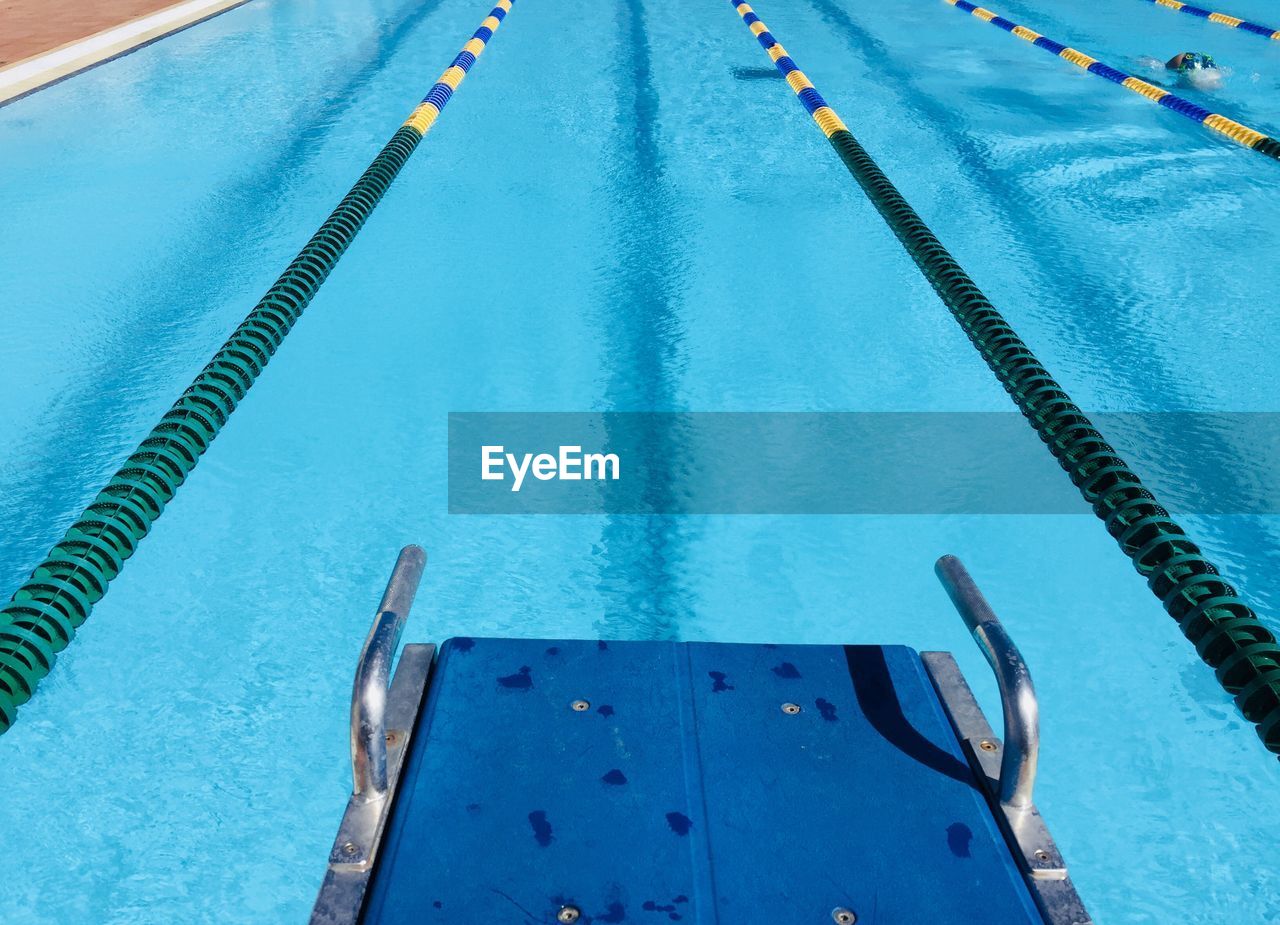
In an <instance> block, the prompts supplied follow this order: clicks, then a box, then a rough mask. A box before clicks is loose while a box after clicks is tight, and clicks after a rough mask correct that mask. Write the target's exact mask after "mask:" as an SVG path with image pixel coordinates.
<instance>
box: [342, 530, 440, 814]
mask: <svg viewBox="0 0 1280 925" xmlns="http://www.w3.org/2000/svg"><path fill="white" fill-rule="evenodd" d="M426 564H427V554H426V553H425V552H424V551H423V549H422V547H421V546H406V547H405V548H404V549H402V550H400V557H399V558H398V559H397V560H396V567H395V569H394V570H393V571H392V572H391V579H390V580H389V581H388V582H387V590H386V592H385V593H384V594H383V595H382V603H381V604H379V605H378V613H377V615H376V616H375V617H374V618H373V627H372V628H371V629H370V630H369V638H367V639H366V640H365V642H364V648H363V649H362V650H361V651H360V663H359V665H358V666H357V667H356V680H355V685H354V687H353V688H352V691H351V774H352V777H353V779H354V782H355V783H354V789H353V790H352V797H353V799H355V800H357V801H360V802H366V803H368V802H372V801H374V800H381V799H384V798H385V797H386V795H387V718H386V712H387V686H388V685H389V684H390V683H391V660H392V658H394V657H395V654H396V646H397V645H399V643H400V634H401V632H403V631H404V624H405V620H406V619H407V618H408V616H409V608H411V607H412V606H413V598H414V595H415V594H417V592H418V583H419V582H420V581H421V580H422V570H423V569H424V568H425V567H426Z"/></svg>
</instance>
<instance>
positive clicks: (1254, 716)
mask: <svg viewBox="0 0 1280 925" xmlns="http://www.w3.org/2000/svg"><path fill="white" fill-rule="evenodd" d="M730 2H731V3H732V4H733V6H734V8H735V9H736V10H737V11H738V14H739V15H740V16H741V17H742V20H743V22H745V23H746V24H747V26H748V27H749V28H750V29H751V31H752V33H753V34H754V35H755V36H756V38H757V40H758V41H759V42H760V44H761V45H762V46H763V47H764V49H765V51H766V52H768V53H769V57H770V58H772V59H773V61H774V63H775V64H776V65H777V67H778V70H779V71H781V72H782V74H783V76H785V77H786V79H787V83H788V84H790V85H791V88H792V90H794V91H795V94H796V96H797V97H798V98H799V100H800V102H801V103H802V104H803V105H804V107H805V109H807V110H808V111H809V114H810V115H811V116H813V119H814V121H815V122H817V124H818V126H819V127H820V128H821V129H822V131H823V134H825V135H826V136H827V139H828V140H829V141H830V142H831V146H832V147H833V148H835V149H836V153H838V154H839V155H840V159H841V160H842V161H844V164H845V166H846V167H847V168H849V172H850V173H851V174H853V178H854V179H855V180H857V181H858V185H859V186H861V187H862V190H863V192H864V193H866V195H867V198H868V199H870V200H871V202H872V203H873V204H874V205H875V207H876V210H877V211H879V213H880V215H881V217H883V218H884V220H885V222H886V223H888V225H889V227H890V228H891V229H893V233H894V234H895V235H896V236H897V238H898V240H899V241H901V242H902V245H903V247H904V248H906V251H907V253H908V254H910V255H911V259H912V260H914V261H915V264H916V266H917V267H919V268H920V271H921V272H922V273H923V274H924V276H925V278H926V279H928V280H929V283H930V284H931V285H932V286H933V288H934V290H935V291H936V292H937V293H938V295H939V296H940V297H941V298H942V301H943V302H944V303H945V304H946V306H947V308H948V309H950V310H951V313H952V314H953V315H954V316H955V318H956V320H957V321H959V322H960V326H961V327H962V328H963V329H964V332H965V334H967V335H968V336H969V340H970V341H972V342H973V345H974V346H975V347H977V349H978V352H979V353H981V354H982V358H983V359H984V360H986V361H987V365H988V366H990V367H991V369H992V371H994V372H995V374H996V377H997V378H998V379H999V380H1000V384H1001V385H1003V386H1004V388H1005V391H1007V392H1008V393H1009V394H1010V395H1011V396H1013V400H1014V401H1015V402H1016V403H1017V405H1018V408H1019V410H1021V411H1022V413H1023V414H1024V415H1025V416H1026V418H1027V420H1028V421H1029V422H1030V423H1031V426H1032V427H1034V428H1035V430H1036V433H1038V434H1039V435H1040V439H1041V440H1043V441H1044V442H1045V444H1046V445H1047V446H1048V447H1049V451H1050V452H1051V453H1053V455H1054V458H1055V459H1057V460H1058V463H1059V465H1061V466H1062V468H1063V469H1065V470H1066V471H1067V474H1068V475H1069V476H1070V477H1071V481H1072V483H1073V484H1074V485H1075V486H1076V487H1077V488H1078V489H1079V490H1080V494H1081V495H1082V496H1083V497H1084V499H1085V500H1086V501H1088V502H1089V504H1091V505H1092V506H1093V510H1094V513H1095V514H1097V515H1098V517H1100V518H1101V519H1102V521H1103V523H1104V524H1105V525H1106V528H1107V532H1108V533H1110V534H1111V536H1112V537H1113V538H1114V539H1115V541H1116V542H1117V543H1118V544H1119V545H1120V548H1121V549H1122V550H1123V551H1124V553H1125V555H1127V556H1128V557H1129V558H1130V560H1132V562H1133V564H1134V567H1135V568H1136V569H1137V570H1138V572H1139V574H1141V575H1143V576H1144V577H1145V578H1146V579H1147V585H1148V586H1149V587H1150V588H1151V590H1152V591H1153V592H1155V595H1156V596H1157V597H1159V598H1160V601H1161V603H1162V604H1163V605H1164V608H1165V610H1166V611H1167V612H1168V614H1169V615H1170V616H1171V617H1173V618H1174V619H1175V620H1177V621H1178V626H1179V627H1180V628H1181V629H1182V632H1183V634H1184V635H1185V636H1186V637H1187V638H1188V639H1189V640H1191V642H1192V643H1194V644H1195V647H1196V652H1197V653H1198V654H1199V655H1200V657H1201V658H1202V659H1203V660H1204V661H1205V662H1207V663H1208V664H1209V665H1211V666H1212V667H1213V669H1214V670H1215V672H1216V674H1217V676H1218V681H1219V682H1220V683H1221V684H1222V686H1223V687H1224V688H1225V689H1226V690H1227V691H1228V692H1229V693H1231V694H1232V695H1234V697H1235V702H1236V705H1237V706H1238V707H1239V708H1240V712H1241V713H1243V714H1244V715H1245V717H1246V718H1247V719H1248V720H1249V721H1250V722H1252V723H1254V724H1255V725H1256V726H1257V731H1258V735H1259V737H1261V739H1262V741H1263V742H1264V743H1265V745H1266V747H1267V749H1268V750H1269V751H1271V752H1272V753H1275V754H1278V755H1280V645H1277V643H1276V638H1275V637H1274V636H1273V635H1272V634H1271V632H1270V631H1269V630H1268V629H1267V628H1266V627H1265V626H1263V624H1262V621H1260V620H1259V619H1258V617H1257V615H1256V614H1255V613H1254V612H1253V610H1252V609H1250V607H1249V605H1248V604H1246V603H1245V602H1244V601H1243V600H1241V598H1240V596H1239V595H1238V594H1237V593H1236V590H1235V588H1233V587H1232V586H1231V585H1230V584H1229V583H1227V581H1226V580H1225V579H1223V578H1222V577H1221V576H1220V575H1219V574H1218V569H1217V568H1216V567H1215V566H1214V564H1213V563H1212V562H1210V561H1209V560H1208V559H1206V558H1205V557H1204V556H1203V555H1202V554H1201V552H1200V548H1199V547H1198V546H1197V545H1196V544H1195V543H1194V542H1192V540H1191V539H1190V538H1189V537H1188V536H1187V534H1186V531H1184V530H1183V529H1182V527H1180V526H1179V525H1178V524H1177V523H1175V522H1174V520H1173V518H1172V517H1170V516H1169V512H1168V511H1166V510H1165V509H1164V508H1163V507H1161V506H1160V504H1159V502H1157V501H1156V499H1155V496H1154V495H1152V494H1151V492H1150V491H1149V490H1147V488H1146V487H1145V486H1144V485H1143V484H1142V482H1141V480H1140V479H1139V478H1138V476H1137V474H1136V473H1135V472H1134V471H1133V470H1132V469H1130V468H1129V466H1128V464H1127V463H1126V462H1125V461H1124V460H1123V459H1121V458H1120V456H1119V455H1118V454H1117V453H1116V451H1115V450H1114V449H1112V447H1111V446H1110V445H1109V444H1108V443H1107V442H1106V440H1104V439H1103V437H1102V435H1101V434H1100V433H1099V432H1098V430H1097V428H1095V427H1094V426H1093V424H1092V423H1091V422H1090V421H1089V419H1088V418H1087V417H1086V416H1085V414H1084V412H1083V411H1081V410H1080V408H1079V407H1078V406H1077V405H1076V404H1075V402H1073V401H1072V400H1071V397H1070V396H1069V395H1067V393H1066V392H1065V391H1064V390H1063V388H1062V386H1060V385H1058V383H1057V382H1056V381H1054V379H1053V377H1052V376H1050V375H1049V371H1048V370H1047V369H1045V368H1044V366H1043V365H1041V363H1040V361H1039V360H1037V359H1036V357H1035V355H1034V354H1033V353H1032V352H1031V350H1030V349H1029V348H1028V347H1027V345H1026V344H1025V343H1023V342H1022V339H1021V338H1020V337H1018V335H1017V333H1015V332H1014V330H1013V328H1011V327H1010V326H1009V323H1008V322H1007V321H1005V320H1004V318H1003V316H1001V314H1000V312H998V311H997V310H996V308H995V306H993V305H992V304H991V303H990V302H989V301H988V300H987V297H986V296H985V295H983V294H982V291H981V290H980V289H978V286H977V284H976V283H974V281H973V280H972V279H970V278H969V275H968V274H967V273H965V271H964V270H963V269H962V268H961V266H960V264H958V263H957V262H956V260H955V258H954V257H952V256H951V255H950V254H949V253H947V249H946V248H945V247H943V246H942V243H941V242H940V241H939V240H938V239H937V238H936V237H935V236H934V234H933V232H932V231H930V230H929V228H928V226H927V225H925V223H924V222H923V221H922V220H921V218H920V216H919V215H917V214H916V212H915V210H914V209H912V208H911V206H910V204H909V203H908V202H907V201H906V200H905V199H903V198H902V194H901V193H899V192H898V190H897V188H896V187H894V185H893V184H892V183H891V182H890V181H889V178H888V177H886V176H885V175H884V173H883V172H882V171H881V170H880V168H879V166H877V165H876V162H875V161H873V160H872V159H871V156H870V155H868V154H867V152H866V151H865V150H863V148H862V145H860V144H858V141H857V139H855V138H854V137H853V135H852V134H850V132H849V130H848V129H847V128H846V127H845V125H844V123H843V122H841V121H840V117H839V116H837V115H836V113H835V112H834V111H833V110H832V109H831V107H829V106H828V105H827V103H826V101H825V100H824V99H823V98H822V97H821V96H820V95H819V94H818V92H817V90H815V89H814V87H813V84H812V83H810V81H809V79H808V78H807V77H805V75H804V74H803V73H802V72H801V71H800V70H799V69H798V68H797V67H796V65H795V62H794V61H792V60H791V58H790V56H788V55H787V52H786V50H785V49H784V48H783V47H782V46H781V45H780V44H778V42H777V40H776V39H775V38H774V37H773V36H772V35H771V34H770V33H769V30H768V29H767V28H766V27H765V25H764V23H762V22H761V21H760V18H759V17H758V16H756V14H755V13H754V12H753V11H752V9H751V7H750V6H749V5H747V4H746V3H738V2H737V0H730Z"/></svg>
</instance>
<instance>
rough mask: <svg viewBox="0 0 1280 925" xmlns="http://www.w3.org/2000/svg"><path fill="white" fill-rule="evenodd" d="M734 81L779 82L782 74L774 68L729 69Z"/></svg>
mask: <svg viewBox="0 0 1280 925" xmlns="http://www.w3.org/2000/svg"><path fill="white" fill-rule="evenodd" d="M729 73H730V74H732V75H733V79H734V80H781V79H782V72H781V71H780V70H778V69H777V68H776V67H731V68H729Z"/></svg>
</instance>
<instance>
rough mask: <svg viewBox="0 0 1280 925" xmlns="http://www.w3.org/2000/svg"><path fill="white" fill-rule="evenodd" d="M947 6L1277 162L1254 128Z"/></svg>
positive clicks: (1035, 36) (980, 12) (993, 18)
mask: <svg viewBox="0 0 1280 925" xmlns="http://www.w3.org/2000/svg"><path fill="white" fill-rule="evenodd" d="M946 2H947V3H949V4H951V5H952V6H954V7H956V8H957V9H961V10H964V11H965V12H966V13H969V14H971V15H973V16H976V17H978V19H981V20H983V21H984V22H989V23H991V25H993V26H997V27H999V28H1001V29H1003V30H1004V31H1006V32H1011V33H1013V34H1014V35H1016V36H1017V37H1018V38H1020V39H1022V40H1023V41H1025V42H1030V43H1031V44H1032V45H1035V46H1036V47H1037V48H1043V49H1044V50H1045V51H1050V52H1052V53H1053V54H1055V55H1057V56H1058V57H1059V58H1063V59H1064V60H1067V61H1070V62H1071V63H1072V64H1074V65H1075V66H1076V67H1080V68H1083V69H1084V70H1086V71H1088V72H1089V73H1090V74H1096V75H1097V76H1099V77H1103V78H1106V79H1107V80H1109V81H1111V82H1112V83H1116V84H1119V85H1120V86H1122V87H1124V88H1125V89H1126V90H1132V91H1133V92H1134V93H1137V94H1138V95H1139V96H1145V97H1146V98H1147V99H1149V100H1151V101H1152V102H1154V103H1159V104H1160V105H1161V106H1163V107H1165V108H1166V109H1172V110H1173V111H1174V112H1176V113H1179V114H1180V115H1183V116H1186V117H1187V118H1188V119H1190V120H1191V121H1192V122H1199V123H1200V124H1201V125H1204V126H1206V127H1208V128H1211V129H1213V131H1215V132H1217V133H1218V134H1219V135H1225V136H1226V137H1228V138H1230V139H1231V140H1232V141H1234V142H1236V144H1240V145H1243V146H1244V147H1246V148H1250V149H1252V150H1254V151H1258V152H1259V153H1261V154H1265V155H1266V156H1267V157H1270V158H1273V159H1274V160H1277V161H1280V141H1277V140H1276V139H1274V138H1272V137H1271V136H1270V135H1264V134H1263V133H1262V132H1259V131H1257V130H1255V129H1251V128H1249V127H1248V126H1247V125H1241V124H1240V123H1239V122H1235V121H1233V120H1231V119H1228V118H1227V117H1226V116H1223V115H1219V114H1218V113H1215V112H1210V111H1209V110H1207V109H1205V108H1204V107H1203V106H1197V105H1196V104H1195V103H1193V102H1191V101H1190V100H1185V99H1183V98H1182V97H1180V96H1175V95H1174V94H1172V93H1170V92H1169V91H1168V90H1165V89H1163V88H1161V87H1157V86H1156V85H1155V84H1150V83H1147V82H1146V81H1145V80H1140V79H1139V78H1137V77H1134V76H1133V75H1132V74H1126V73H1125V72H1124V71H1120V70H1117V69H1115V68H1113V67H1111V66H1110V65H1107V64H1103V63H1102V62H1101V61H1099V60H1098V59H1097V58H1092V57H1090V56H1089V55H1086V54H1085V53H1084V52H1082V51H1077V50H1076V49H1074V48H1071V47H1070V46H1068V45H1062V44H1059V43H1058V42H1055V41H1053V40H1052V39H1047V38H1045V37H1044V36H1043V35H1041V34H1040V33H1039V32H1036V31H1034V30H1032V29H1028V28H1027V27H1026V26H1020V25H1018V24H1017V23H1015V22H1010V21H1009V20H1007V19H1005V18H1004V17H1003V16H999V15H997V14H995V13H993V12H991V11H990V10H988V9H984V8H982V7H980V6H975V5H974V4H972V3H969V2H968V0H946Z"/></svg>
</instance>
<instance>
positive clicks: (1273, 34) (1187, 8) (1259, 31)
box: [1147, 0, 1280, 41]
mask: <svg viewBox="0 0 1280 925" xmlns="http://www.w3.org/2000/svg"><path fill="white" fill-rule="evenodd" d="M1147 2H1148V3H1150V4H1152V5H1154V6H1163V7H1167V8H1169V9H1171V10H1177V11H1178V12H1179V13H1190V14H1191V15H1192V16H1199V17H1200V18H1201V19H1207V20H1209V22H1216V23H1218V24H1219V25H1223V26H1227V27H1229V28H1232V29H1243V30H1244V31H1245V32H1252V33H1253V34H1254V35H1260V36H1262V37H1263V38H1267V39H1274V40H1276V41H1280V29H1272V28H1271V27H1270V26H1260V25H1258V24H1257V23H1256V22H1249V21H1247V20H1244V19H1240V18H1239V17H1238V16H1228V15H1227V14H1226V13H1214V12H1211V11H1209V10H1203V9H1201V8H1200V7H1198V6H1192V5H1191V4H1190V3H1182V2H1181V0H1147Z"/></svg>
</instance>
